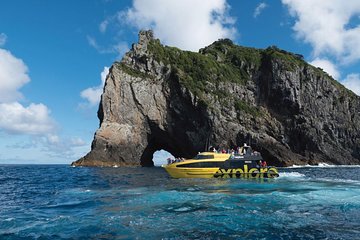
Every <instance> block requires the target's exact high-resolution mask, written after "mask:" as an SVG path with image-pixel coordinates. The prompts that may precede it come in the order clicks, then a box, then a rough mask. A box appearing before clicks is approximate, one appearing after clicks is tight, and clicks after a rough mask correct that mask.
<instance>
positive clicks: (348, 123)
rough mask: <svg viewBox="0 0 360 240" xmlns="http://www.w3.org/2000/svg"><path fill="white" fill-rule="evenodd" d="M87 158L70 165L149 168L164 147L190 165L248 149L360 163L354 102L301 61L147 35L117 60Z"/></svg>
mask: <svg viewBox="0 0 360 240" xmlns="http://www.w3.org/2000/svg"><path fill="white" fill-rule="evenodd" d="M98 117H99V119H100V128H99V129H98V130H97V131H96V133H95V136H94V140H93V143H92V146H91V151H90V152H89V153H88V154H87V155H86V156H84V157H83V158H81V159H79V160H78V161H76V162H74V163H73V165H75V166H115V165H116V166H128V165H131V166H134V165H135V166H136V165H142V166H153V162H152V155H153V153H154V152H155V151H156V150H160V149H164V150H166V151H168V152H170V153H171V154H172V155H174V156H175V157H185V158H191V157H193V156H194V155H195V154H196V153H197V152H199V151H204V150H205V149H206V148H207V147H209V146H210V145H212V146H215V147H218V148H225V149H228V148H235V147H236V146H239V145H242V144H243V143H245V142H246V143H249V144H251V145H252V146H253V148H255V149H256V150H258V151H260V152H261V153H262V155H263V157H264V158H266V159H267V161H268V163H270V164H272V165H277V166H288V165H293V164H316V163H319V162H327V163H333V164H359V163H360V98H359V97H358V96H356V95H355V94H354V93H352V92H351V91H349V90H347V89H346V88H344V87H343V86H342V85H341V84H339V83H338V82H337V81H335V80H334V79H332V78H331V77H330V76H329V75H328V74H327V73H325V72H323V71H322V70H321V69H319V68H316V67H313V66H311V65H309V64H308V63H306V62H305V61H304V60H303V59H302V56H301V55H297V54H293V53H289V52H286V51H283V50H280V49H278V48H277V47H269V48H267V49H254V48H246V47H241V46H237V45H234V44H233V43H232V42H231V41H230V40H228V39H224V40H219V41H217V42H214V43H213V44H211V45H210V46H208V47H205V48H203V49H201V50H200V51H199V53H194V52H188V51H182V50H180V49H177V48H173V47H168V46H163V45H162V44H161V43H160V41H159V40H158V39H154V37H153V33H152V32H151V31H141V32H140V33H139V42H138V43H136V44H133V46H132V49H131V50H130V51H129V52H128V53H127V54H126V55H125V56H124V57H123V59H122V60H121V62H116V63H114V64H113V66H112V67H111V69H110V72H109V74H108V76H107V79H106V83H105V87H104V92H103V94H102V97H101V102H100V106H99V110H98Z"/></svg>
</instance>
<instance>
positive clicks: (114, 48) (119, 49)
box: [87, 36, 129, 59]
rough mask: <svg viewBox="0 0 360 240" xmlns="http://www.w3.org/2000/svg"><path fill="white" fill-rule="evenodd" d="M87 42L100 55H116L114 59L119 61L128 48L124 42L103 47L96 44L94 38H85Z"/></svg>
mask: <svg viewBox="0 0 360 240" xmlns="http://www.w3.org/2000/svg"><path fill="white" fill-rule="evenodd" d="M87 40H88V43H89V45H90V46H92V47H93V48H95V49H96V50H97V51H98V52H99V53H101V54H107V53H117V57H116V59H121V58H122V57H123V55H124V54H125V53H126V52H127V51H128V50H129V46H128V44H127V43H126V42H123V41H121V42H118V43H116V44H113V45H110V46H108V47H104V46H101V45H99V44H98V42H97V41H96V39H95V38H93V37H91V36H87Z"/></svg>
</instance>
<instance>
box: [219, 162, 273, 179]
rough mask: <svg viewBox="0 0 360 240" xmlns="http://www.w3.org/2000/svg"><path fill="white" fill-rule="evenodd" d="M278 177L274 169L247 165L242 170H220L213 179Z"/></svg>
mask: <svg viewBox="0 0 360 240" xmlns="http://www.w3.org/2000/svg"><path fill="white" fill-rule="evenodd" d="M278 176H279V172H278V170H277V169H276V168H275V167H269V168H251V169H250V170H248V165H244V169H242V168H233V169H222V168H219V170H217V171H216V173H215V174H214V177H215V178H275V177H278Z"/></svg>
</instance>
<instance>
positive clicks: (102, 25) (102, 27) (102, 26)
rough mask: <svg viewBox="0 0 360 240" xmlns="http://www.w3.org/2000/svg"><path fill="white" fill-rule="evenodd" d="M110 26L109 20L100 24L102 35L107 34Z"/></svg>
mask: <svg viewBox="0 0 360 240" xmlns="http://www.w3.org/2000/svg"><path fill="white" fill-rule="evenodd" d="M108 25H109V20H108V19H105V20H104V21H102V22H101V23H100V25H99V31H100V32H101V33H105V32H106V29H107V26H108Z"/></svg>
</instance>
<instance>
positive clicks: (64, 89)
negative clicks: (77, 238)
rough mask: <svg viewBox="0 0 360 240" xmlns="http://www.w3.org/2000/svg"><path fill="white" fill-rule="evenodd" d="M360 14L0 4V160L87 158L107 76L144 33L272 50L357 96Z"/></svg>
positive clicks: (298, 7)
mask: <svg viewBox="0 0 360 240" xmlns="http://www.w3.org/2000/svg"><path fill="white" fill-rule="evenodd" d="M359 14H360V1H357V0H349V1H347V2H346V4H343V3H342V1H340V0H328V1H321V0H282V1H281V0H278V1H269V0H268V1H257V0H251V1H250V0H228V1H226V0H209V1H201V0H183V1H180V0H179V1H171V0H134V1H130V0H128V1H115V0H82V1H55V0H48V1H43V0H32V1H31V0H30V1H23V0H3V1H1V2H0V163H70V162H72V161H74V160H76V159H78V158H79V157H81V156H82V155H84V154H85V153H87V152H88V151H89V150H90V144H91V141H92V139H93V135H94V132H95V131H96V129H97V128H98V125H99V121H98V119H97V116H96V112H97V108H98V101H99V94H101V91H102V84H103V81H104V79H105V76H106V72H107V69H108V67H110V66H111V64H112V63H113V62H114V61H116V60H120V59H121V57H122V55H123V54H124V53H125V52H126V51H127V50H128V49H129V48H130V47H131V44H132V43H133V42H136V41H137V34H138V31H139V29H144V28H145V29H146V28H152V29H153V30H154V32H155V36H156V37H158V38H160V40H161V41H162V42H163V43H165V44H167V45H171V46H176V47H179V48H181V49H186V50H191V51H197V50H198V49H199V48H201V47H204V46H206V45H209V44H210V43H212V42H213V41H215V40H217V39H219V38H231V39H232V40H233V41H234V42H235V43H237V44H239V45H243V46H250V47H257V48H266V47H268V46H270V45H276V46H278V47H280V48H282V49H285V50H288V51H292V52H296V53H300V54H302V55H304V57H305V59H306V60H307V61H308V62H310V63H312V64H314V65H316V66H320V67H322V68H323V69H325V70H326V71H328V72H329V73H330V74H331V75H332V76H334V77H335V78H336V79H338V80H339V81H340V82H342V83H343V84H345V85H346V86H347V87H348V88H350V89H351V90H352V91H354V92H356V93H357V94H358V95H359V94H360V80H359V78H360V77H359V73H360V68H359V66H360V63H359V59H360V46H359V44H358V43H359V42H360V18H359ZM161 156H163V155H161Z"/></svg>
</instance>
